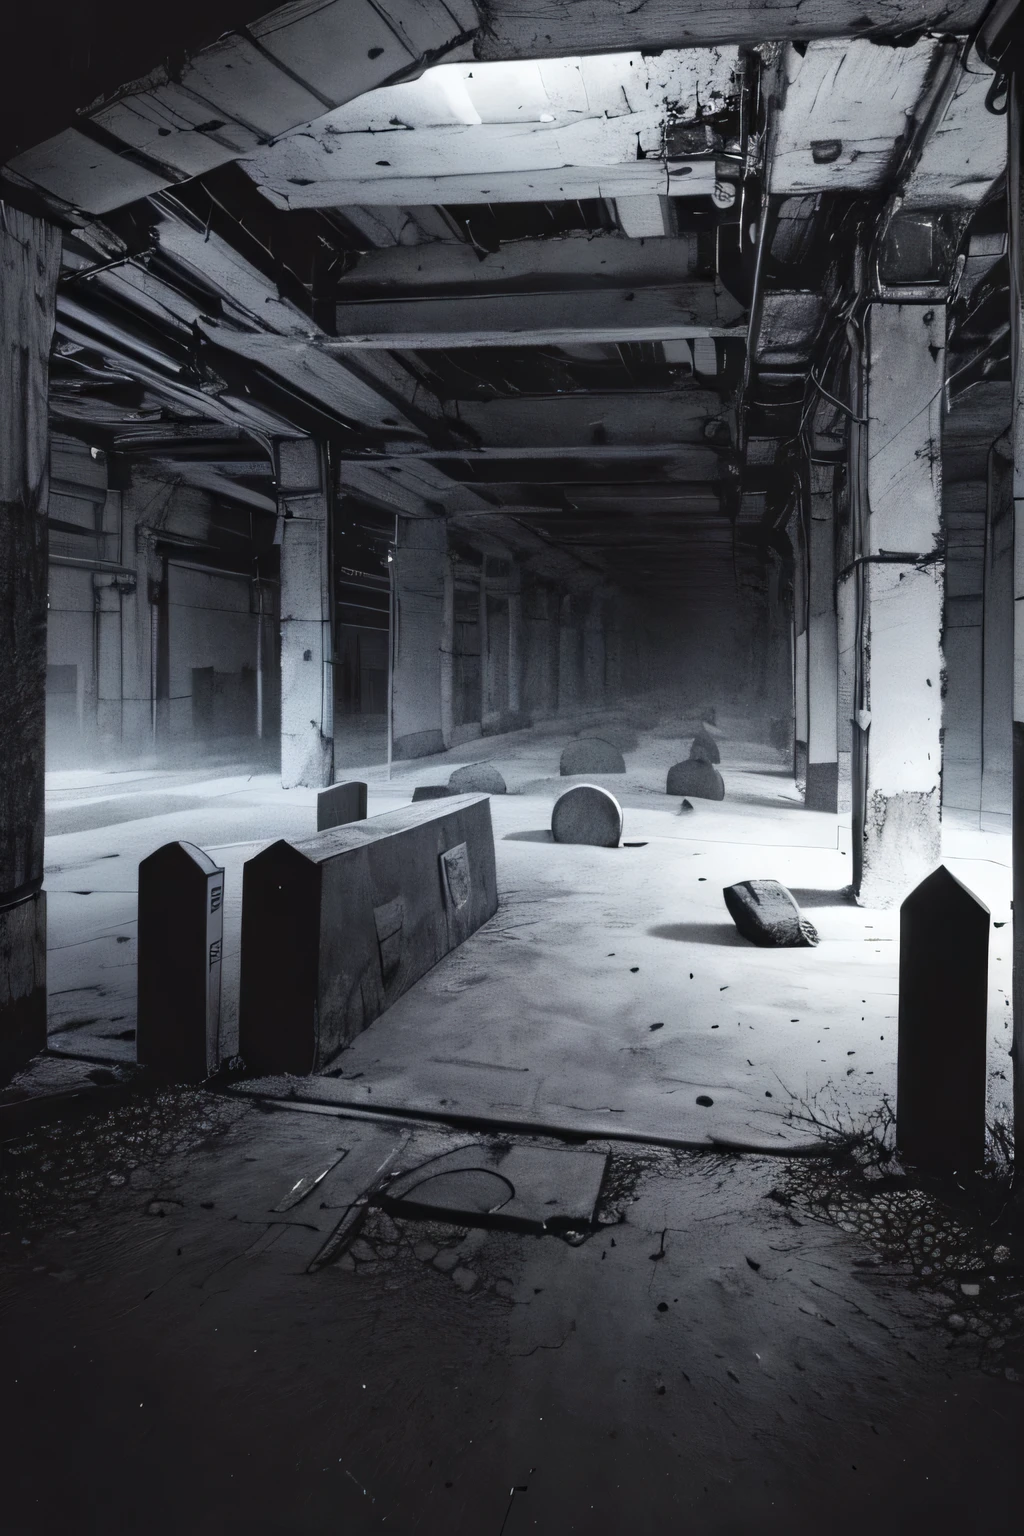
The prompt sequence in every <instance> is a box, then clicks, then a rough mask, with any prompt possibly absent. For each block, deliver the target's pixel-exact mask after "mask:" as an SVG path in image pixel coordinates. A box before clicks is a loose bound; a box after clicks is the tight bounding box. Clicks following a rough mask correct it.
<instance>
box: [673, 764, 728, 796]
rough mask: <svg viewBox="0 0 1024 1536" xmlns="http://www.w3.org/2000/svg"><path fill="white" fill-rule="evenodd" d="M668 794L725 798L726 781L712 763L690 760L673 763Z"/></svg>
mask: <svg viewBox="0 0 1024 1536" xmlns="http://www.w3.org/2000/svg"><path fill="white" fill-rule="evenodd" d="M665 793H666V794H667V795H695V796H697V797H698V798H699V799H701V800H724V799H725V781H724V779H723V778H722V775H721V774H720V773H719V771H718V769H717V768H716V767H714V765H713V764H712V763H702V762H700V761H699V760H690V761H688V762H685V763H673V765H672V767H671V768H670V769H669V771H668V779H667V780H666V783H665Z"/></svg>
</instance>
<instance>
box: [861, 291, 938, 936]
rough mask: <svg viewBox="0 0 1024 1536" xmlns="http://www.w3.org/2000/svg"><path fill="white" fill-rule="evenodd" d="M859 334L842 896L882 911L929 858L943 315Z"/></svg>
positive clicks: (903, 312)
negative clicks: (854, 638)
mask: <svg viewBox="0 0 1024 1536" xmlns="http://www.w3.org/2000/svg"><path fill="white" fill-rule="evenodd" d="M866 335H867V349H866V350H867V357H866V363H867V392H866V395H867V398H866V410H865V412H864V413H863V414H864V415H866V417H867V427H866V429H862V432H863V434H864V437H866V442H865V441H863V440H862V436H861V433H854V434H852V439H853V441H854V442H855V443H856V444H857V445H858V447H859V449H860V451H861V452H862V460H861V469H862V474H861V477H860V483H861V485H862V487H863V490H864V491H865V492H866V502H864V503H863V506H862V509H861V541H860V547H859V549H857V551H856V556H855V558H856V559H857V562H858V564H859V566H860V573H861V580H860V588H859V590H860V603H861V607H860V626H859V630H860V643H859V645H858V656H857V660H858V670H859V680H858V687H857V690H856V696H855V699H854V704H855V706H856V710H855V719H856V721H857V727H858V728H859V729H860V731H861V733H862V737H861V744H860V754H861V755H860V766H861V772H860V774H859V776H858V778H859V783H858V784H857V790H858V792H857V794H856V795H855V799H854V808H853V814H854V826H853V837H854V851H855V855H857V854H859V858H858V859H857V863H856V865H855V874H854V885H855V888H856V890H857V894H858V898H859V900H860V901H861V902H862V904H864V905H865V906H883V907H884V906H894V905H896V904H898V903H899V902H901V901H902V900H903V898H904V897H905V896H906V895H907V893H908V891H910V890H912V889H913V888H914V887H915V886H916V885H917V884H918V883H919V882H920V881H921V880H922V879H923V878H924V876H925V875H927V874H929V873H930V872H931V870H933V869H934V868H935V866H936V864H937V863H938V862H939V857H940V853H941V840H940V810H941V807H940V778H941V769H942V739H941V727H942V674H943V660H942V610H943V591H944V579H945V562H944V558H943V554H942V548H941V542H940V541H941V507H942V499H941V498H942V453H941V420H942V396H943V386H944V381H945V359H946V311H945V306H944V305H942V304H874V305H872V306H871V308H870V309H869V311H868V314H867V319H866ZM854 515H855V517H856V515H857V514H856V512H855V514H854Z"/></svg>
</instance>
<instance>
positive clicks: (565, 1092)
mask: <svg viewBox="0 0 1024 1536" xmlns="http://www.w3.org/2000/svg"><path fill="white" fill-rule="evenodd" d="M575 725H576V728H577V729H583V730H584V731H586V730H588V729H593V730H595V731H596V732H599V731H600V730H602V729H605V730H609V731H611V732H612V734H616V735H617V733H618V732H623V733H624V735H623V737H622V739H623V740H624V742H626V743H631V744H630V745H627V749H626V751H625V753H624V756H625V762H626V769H627V771H626V773H625V774H619V775H607V776H606V777H604V778H601V779H599V782H603V783H605V784H606V785H607V786H608V787H609V788H610V789H612V791H613V792H614V793H615V794H616V795H617V796H618V797H619V798H620V800H621V802H622V804H623V807H624V811H625V832H624V840H623V841H624V846H623V847H621V848H619V849H599V848H579V847H566V846H564V845H556V844H553V843H552V842H551V840H550V834H549V832H548V827H549V824H550V816H551V806H552V803H553V801H554V799H555V797H556V795H558V794H559V793H560V792H561V791H562V790H563V789H565V788H566V787H567V784H569V783H571V782H573V781H572V780H566V779H562V778H560V777H559V776H558V760H559V754H560V751H561V749H562V746H563V745H564V744H565V743H566V741H567V740H569V734H568V733H569V729H570V728H571V727H570V726H569V725H567V724H566V723H565V722H561V723H558V722H549V723H547V724H544V725H542V726H539V727H537V728H535V729H533V730H530V731H522V732H517V733H515V734H514V735H510V736H506V737H491V738H487V739H485V740H484V741H481V742H478V743H473V744H472V745H471V746H470V747H469V748H465V747H463V748H460V749H459V750H458V751H457V752H451V753H447V754H444V755H443V756H442V757H440V758H430V759H421V760H419V761H417V762H412V763H401V764H397V765H396V766H395V772H394V777H393V779H392V780H391V781H390V783H389V782H388V781H387V779H386V778H385V776H384V770H383V769H382V768H381V767H380V766H379V765H378V766H374V765H372V764H371V765H369V766H364V767H363V768H362V769H360V768H358V767H356V768H353V769H352V770H351V773H352V775H353V776H355V775H356V774H360V775H361V776H363V777H365V778H367V780H368V781H369V787H370V794H369V810H370V814H371V815H373V814H375V813H378V812H380V811H383V810H388V809H391V808H392V807H393V806H396V805H400V804H405V803H408V801H409V799H410V798H411V795H412V791H413V788H414V787H415V786H416V785H417V784H423V783H430V782H442V783H443V782H445V781H446V780H447V777H448V775H449V773H450V772H451V770H452V768H453V767H454V766H457V765H459V764H462V763H465V762H466V761H468V760H472V759H473V758H474V757H477V758H480V757H486V758H488V759H490V760H492V761H494V762H495V763H496V764H497V765H498V766H499V768H500V769H501V771H502V772H503V774H504V776H505V779H506V781H507V783H508V787H509V790H510V793H509V794H507V795H504V796H494V797H492V801H491V810H492V817H493V822H494V829H495V848H496V854H497V863H498V888H499V893H500V900H501V907H500V910H499V912H498V914H497V916H496V917H495V918H494V919H492V921H491V922H490V923H488V924H487V925H486V926H485V927H484V928H483V929H482V930H481V931H480V932H479V933H477V934H474V935H473V936H472V937H471V939H470V940H469V941H468V943H466V944H465V945H463V946H462V948H461V949H460V950H459V951H457V952H456V953H455V954H453V955H451V956H449V957H448V958H447V959H446V960H445V961H444V962H442V964H441V965H439V966H438V967H437V968H436V969H435V970H434V971H433V972H432V973H431V974H430V975H429V976H428V977H426V978H425V979H424V980H423V981H422V982H421V983H420V984H419V985H418V986H417V987H416V988H415V989H414V990H413V991H412V992H410V993H408V994H407V995H406V996H405V997H404V998H403V999H401V1000H400V1001H399V1002H398V1004H397V1005H396V1006H395V1007H393V1008H392V1009H391V1010H390V1011H389V1013H388V1015H387V1017H386V1018H384V1019H382V1020H380V1021H378V1023H376V1024H375V1025H374V1027H373V1028H372V1029H371V1030H369V1031H367V1032H366V1034H364V1035H363V1036H362V1037H361V1038H360V1039H359V1040H358V1041H357V1042H356V1043H355V1044H354V1045H353V1046H352V1048H351V1049H350V1050H348V1051H346V1052H345V1053H344V1055H343V1056H342V1057H341V1058H340V1059H339V1060H338V1062H337V1063H336V1064H335V1067H334V1069H333V1070H334V1072H335V1074H336V1075H335V1076H334V1077H332V1078H331V1079H318V1080H315V1081H313V1082H306V1083H303V1084H299V1085H296V1091H298V1092H300V1093H302V1094H304V1095H307V1096H310V1097H313V1098H318V1099H321V1100H322V1099H328V1100H330V1101H333V1102H336V1103H341V1104H349V1105H358V1106H362V1107H367V1106H368V1107H373V1108H379V1107H385V1106H386V1107H391V1108H392V1109H401V1108H403V1107H404V1108H416V1109H418V1110H420V1111H422V1112H423V1113H426V1114H432V1115H439V1116H442V1117H443V1116H445V1115H453V1114H458V1115H461V1116H468V1117H476V1118H480V1117H483V1118H485V1119H489V1120H493V1121H498V1122H500V1123H502V1124H505V1125H508V1126H510V1127H512V1128H519V1129H522V1128H524V1127H529V1126H534V1127H536V1128H538V1129H541V1130H552V1129H554V1130H573V1131H576V1132H580V1133H586V1134H591V1135H594V1134H596V1135H609V1134H611V1135H617V1136H626V1137H629V1136H633V1137H654V1138H658V1139H661V1140H667V1141H671V1142H676V1143H678V1144H681V1145H701V1144H712V1143H717V1144H723V1143H725V1144H729V1145H734V1146H746V1147H755V1148H762V1149H764V1148H768V1149H770V1148H772V1147H775V1146H790V1147H792V1146H795V1145H802V1146H813V1145H815V1144H816V1143H817V1142H818V1140H819V1129H818V1127H817V1125H816V1124H815V1123H814V1122H815V1120H816V1119H818V1118H821V1117H824V1118H825V1120H826V1121H827V1122H828V1123H829V1124H833V1125H843V1126H845V1127H849V1126H850V1125H854V1124H859V1123H860V1122H861V1120H862V1119H863V1116H864V1115H865V1114H868V1113H870V1112H871V1111H872V1110H873V1109H874V1107H875V1106H876V1105H877V1104H878V1102H879V1100H880V1099H882V1098H883V1097H885V1096H888V1097H889V1098H890V1099H891V1098H892V1096H893V1094H894V1092H895V1065H896V991H897V971H898V950H897V941H898V934H899V928H898V915H897V914H896V913H894V912H876V911H871V910H866V909H861V908H858V907H855V906H853V905H852V904H851V903H850V902H849V901H848V900H847V898H846V896H845V895H844V887H845V886H846V885H847V884H848V882H849V879H850V872H849V864H850V858H849V854H848V851H847V849H848V846H849V830H848V820H849V818H848V817H847V818H840V817H837V816H828V815H824V814H822V813H817V812H809V811H806V810H804V808H803V805H802V803H801V800H800V797H799V795H798V793H797V790H796V788H795V786H794V784H793V780H792V778H791V777H790V776H789V770H788V768H787V767H786V765H785V763H784V762H783V759H782V755H781V754H780V753H772V752H771V750H770V749H766V748H765V747H764V746H762V745H760V744H758V743H756V742H752V741H750V740H749V739H747V729H746V723H745V722H744V721H743V720H742V719H739V718H735V719H729V718H726V719H723V721H722V724H721V727H720V728H718V731H717V734H718V735H719V737H720V743H721V750H722V758H723V761H722V773H723V777H724V779H725V784H726V799H725V800H724V801H723V802H721V803H716V802H712V801H707V800H695V801H694V802H693V805H694V809H693V811H691V812H688V813H686V814H681V813H680V811H679V804H680V802H679V801H678V800H677V799H669V797H667V796H666V795H665V793H664V787H665V774H666V772H667V769H668V767H669V766H670V765H671V764H672V763H673V762H675V761H677V760H679V759H680V758H682V757H685V756H686V754H687V752H688V750H689V735H688V734H686V733H685V730H684V722H683V721H681V719H680V716H679V714H678V712H674V711H672V710H669V709H667V708H662V709H660V710H659V709H655V708H652V707H650V706H646V705H645V706H644V709H643V710H642V711H641V710H638V709H635V710H633V711H625V710H624V711H620V712H619V714H618V715H617V716H605V717H603V718H602V719H601V720H599V721H596V722H593V723H592V724H591V725H590V726H588V725H587V724H586V723H584V722H576V723H575ZM345 772H346V774H347V773H349V772H350V770H349V769H346V770H345ZM218 774H219V776H217V775H218ZM314 800H315V796H314V794H313V792H312V791H303V790H293V791H287V792H286V791H282V790H281V789H280V788H279V787H278V785H277V784H276V783H275V782H274V781H273V779H271V778H270V777H269V776H266V775H263V776H247V775H245V774H242V773H237V774H235V775H225V774H224V772H223V770H214V769H209V770H205V771H203V772H196V771H192V772H189V771H186V770H176V771H174V772H164V773H162V774H157V773H155V771H154V772H152V773H149V774H141V773H139V772H138V771H135V772H128V773H125V774H124V775H121V776H118V775H112V774H102V773H96V772H93V771H89V772H83V773H80V774H77V775H70V774H61V775H53V776H51V783H50V800H49V807H48V830H49V837H48V842H47V863H48V871H47V890H48V892H49V898H48V899H49V904H50V946H51V952H50V985H51V1030H52V1032H53V1035H52V1044H53V1045H54V1047H55V1048H57V1049H60V1050H64V1051H69V1052H73V1053H76V1054H86V1055H88V1054H92V1055H100V1056H103V1057H104V1058H108V1059H122V1060H130V1059H132V1058H133V1057H134V1049H135V1048H134V1039H133V1036H132V1031H133V1029H134V1024H135V996H134V993H135V899H136V897H135V892H136V889H137V867H138V861H139V859H140V858H141V857H144V856H145V855H146V854H147V853H149V852H151V851H152V850H153V848H155V847H157V846H159V845H160V844H161V843H163V842H165V841H169V840H170V839H171V838H179V837H184V838H186V839H188V840H190V841H193V842H196V843H198V844H200V846H202V847H204V848H207V849H208V850H209V851H210V852H211V853H213V855H214V856H215V857H216V858H217V859H218V860H219V861H220V862H223V864H224V865H225V868H226V871H227V879H226V898H225V946H224V953H225V965H224V1009H223V1020H224V1034H225V1042H224V1043H225V1053H226V1054H228V1055H230V1054H232V1052H233V1050H234V1048H235V1040H236V1038H237V1036H236V1029H237V976H238V950H239V929H240V918H241V884H242V866H243V864H244V862H245V860H246V859H248V858H250V857H252V855H253V853H254V852H256V851H257V850H258V849H259V848H260V847H262V846H263V845H264V844H265V842H266V841H268V840H269V839H271V838H273V837H280V836H285V837H288V836H291V837H295V836H304V835H307V834H308V833H309V832H310V831H311V830H312V829H313V827H314V825H315V809H314ZM626 844H634V845H640V846H625V845H626ZM945 851H946V855H947V861H948V862H949V864H950V867H951V868H952V869H953V870H954V872H955V873H956V874H957V875H958V877H959V878H960V879H961V880H963V881H964V882H965V883H966V884H967V885H968V886H970V887H971V888H972V889H973V890H975V891H976V893H977V894H978V895H979V896H980V897H981V899H982V900H984V901H985V902H986V903H987V904H988V906H989V907H990V908H991V911H992V915H993V922H994V923H995V924H997V925H998V926H996V927H994V928H993V930H992V940H993V942H992V946H991V974H990V989H989V996H990V1009H989V1118H990V1120H991V1121H992V1122H993V1123H995V1122H997V1121H999V1120H1000V1119H1001V1118H1005V1116H1006V1112H1007V1101H1008V1097H1009V1088H1010V1071H1009V1060H1008V1046H1009V1040H1010V1030H1009V1006H1008V1004H1009V996H1010V979H1009V975H1010V948H1009V943H1008V942H1006V943H1003V942H1002V935H1004V934H1005V935H1006V936H1007V939H1008V936H1009V932H1010V930H1009V927H1008V926H1006V925H1007V923H1008V919H1009V905H1010V872H1009V839H1008V836H1007V835H1006V834H1005V833H995V832H981V831H979V830H974V831H971V830H970V829H969V828H961V827H957V828H949V829H948V830H947V836H946V850H945ZM766 876H767V877H775V878H777V879H781V880H783V881H784V882H785V883H786V884H787V885H789V886H790V887H791V888H792V889H793V890H794V891H795V893H796V894H797V897H798V899H799V900H800V901H801V903H802V904H803V905H804V906H805V908H806V910H807V914H808V916H810V918H811V919H812V920H813V922H814V923H815V924H816V926H817V928H818V930H819V932H820V935H821V943H820V945H819V946H818V947H817V948H816V949H803V950H761V949H757V948H755V947H754V946H753V945H750V944H748V943H746V942H745V941H744V940H742V939H740V938H739V936H738V935H737V934H736V932H735V929H734V927H733V925H732V922H731V921H730V919H729V917H728V915H727V913H726V911H725V907H724V904H723V901H722V894H721V893H722V887H723V886H724V885H728V884H731V883H733V882H734V881H737V880H743V879H750V878H756V877H766ZM273 1091H274V1092H277V1093H280V1092H283V1091H286V1090H285V1088H284V1087H283V1086H282V1085H280V1084H278V1085H274V1086H273ZM709 1098H710V1099H711V1100H712V1103H711V1104H710V1105H708V1104H706V1103H698V1100H706V1099H709Z"/></svg>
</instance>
